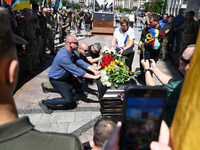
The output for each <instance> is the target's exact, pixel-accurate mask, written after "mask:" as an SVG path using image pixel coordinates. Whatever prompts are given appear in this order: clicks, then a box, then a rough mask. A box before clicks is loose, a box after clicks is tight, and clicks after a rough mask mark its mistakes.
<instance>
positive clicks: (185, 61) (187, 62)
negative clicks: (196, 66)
mask: <svg viewBox="0 0 200 150" xmlns="http://www.w3.org/2000/svg"><path fill="white" fill-rule="evenodd" d="M180 60H181V61H182V62H184V63H186V64H189V63H190V60H187V59H185V58H183V57H182V56H181V57H180Z"/></svg>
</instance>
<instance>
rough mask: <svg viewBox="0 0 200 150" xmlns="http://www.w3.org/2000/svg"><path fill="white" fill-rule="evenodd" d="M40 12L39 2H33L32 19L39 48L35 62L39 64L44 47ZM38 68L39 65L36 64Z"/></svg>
mask: <svg viewBox="0 0 200 150" xmlns="http://www.w3.org/2000/svg"><path fill="white" fill-rule="evenodd" d="M38 12H39V5H38V4H37V3H33V4H32V14H31V21H32V24H33V26H34V29H35V35H36V41H37V48H36V50H35V57H36V58H35V60H34V61H35V64H37V65H39V63H40V59H39V56H40V53H41V49H42V36H41V29H40V25H39V19H38V15H37V14H38ZM34 67H35V68H37V66H34Z"/></svg>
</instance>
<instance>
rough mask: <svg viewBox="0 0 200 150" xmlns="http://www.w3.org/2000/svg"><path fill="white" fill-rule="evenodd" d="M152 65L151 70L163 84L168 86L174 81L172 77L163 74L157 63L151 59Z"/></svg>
mask: <svg viewBox="0 0 200 150" xmlns="http://www.w3.org/2000/svg"><path fill="white" fill-rule="evenodd" d="M150 63H151V67H150V70H151V71H152V72H153V73H154V74H155V75H156V77H157V78H158V80H159V81H160V82H161V83H162V84H168V83H169V82H171V81H173V78H172V77H171V76H169V75H167V74H165V73H163V72H162V71H161V70H160V69H158V68H157V67H156V65H155V61H154V60H153V59H150Z"/></svg>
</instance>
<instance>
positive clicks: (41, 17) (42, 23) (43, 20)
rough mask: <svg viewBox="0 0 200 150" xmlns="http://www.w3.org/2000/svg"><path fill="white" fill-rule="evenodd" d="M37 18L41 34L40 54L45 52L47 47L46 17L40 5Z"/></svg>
mask: <svg viewBox="0 0 200 150" xmlns="http://www.w3.org/2000/svg"><path fill="white" fill-rule="evenodd" d="M38 19H39V26H40V29H41V35H42V48H41V49H42V50H41V53H42V55H43V54H45V53H46V47H47V33H46V30H47V22H46V18H45V17H44V15H43V10H42V8H41V7H39V13H38Z"/></svg>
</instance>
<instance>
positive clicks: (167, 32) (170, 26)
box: [161, 16, 174, 60]
mask: <svg viewBox="0 0 200 150" xmlns="http://www.w3.org/2000/svg"><path fill="white" fill-rule="evenodd" d="M173 20H174V18H173V17H172V16H170V17H169V18H168V23H169V24H168V25H167V26H166V28H165V37H164V40H163V44H162V59H161V60H165V57H166V51H167V50H168V47H169V41H170V38H171V37H172V33H173V29H174V23H173Z"/></svg>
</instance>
